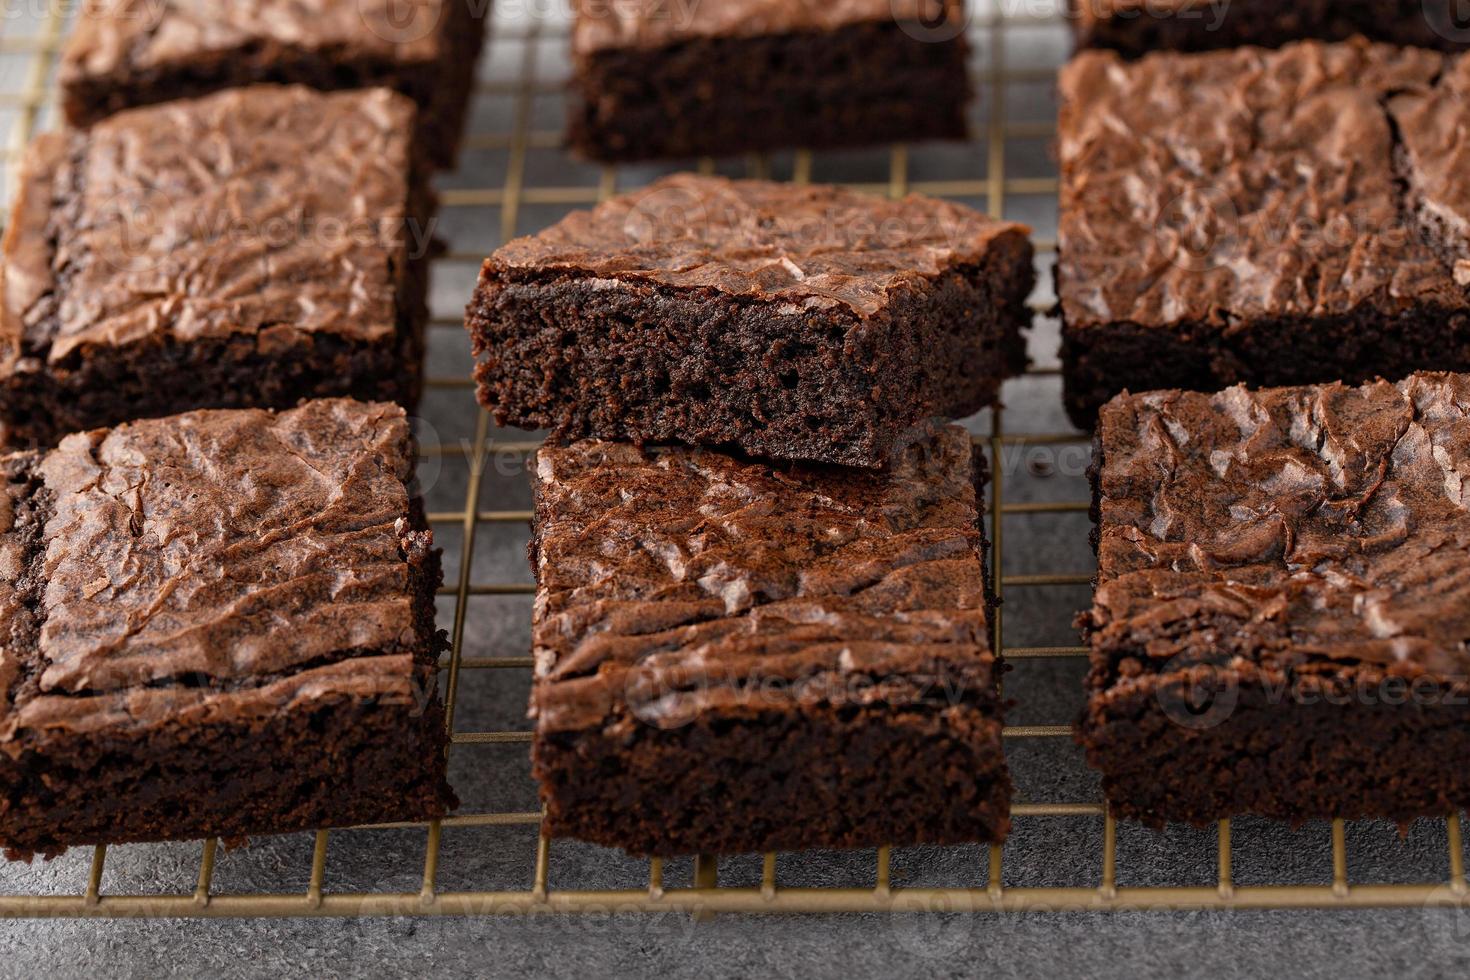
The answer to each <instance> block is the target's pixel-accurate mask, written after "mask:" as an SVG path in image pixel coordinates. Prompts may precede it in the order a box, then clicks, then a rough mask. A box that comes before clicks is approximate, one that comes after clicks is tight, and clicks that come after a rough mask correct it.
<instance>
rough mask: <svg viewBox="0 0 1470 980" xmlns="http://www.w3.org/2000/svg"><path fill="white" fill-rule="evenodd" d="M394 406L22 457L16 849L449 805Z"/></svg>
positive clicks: (147, 433) (17, 472)
mask: <svg viewBox="0 0 1470 980" xmlns="http://www.w3.org/2000/svg"><path fill="white" fill-rule="evenodd" d="M413 465H414V449H413V445H412V439H411V436H410V433H409V427H408V422H407V420H406V418H405V417H404V413H403V410H402V409H401V408H399V407H398V406H394V405H384V404H363V403H360V402H354V401H349V400H325V401H315V402H307V403H306V404H304V405H303V406H301V407H300V408H296V409H292V410H290V411H286V412H282V413H281V414H279V415H276V414H272V413H270V412H267V411H261V410H231V411H203V412H195V413H189V414H185V415H179V416H174V417H170V418H165V419H153V420H147V421H142V422H136V423H130V424H127V425H123V426H120V427H118V428H116V429H112V430H98V431H93V432H88V433H80V434H76V435H72V436H69V437H67V438H66V439H65V440H63V441H62V443H61V445H60V446H59V447H58V448H56V449H54V450H51V451H49V452H25V453H16V454H11V455H8V456H4V457H0V473H3V476H4V480H5V484H4V488H3V495H0V557H3V559H4V561H3V563H0V622H3V623H4V625H5V629H6V636H7V641H6V642H5V643H4V644H3V645H0V693H3V701H0V847H3V848H4V849H5V852H6V854H7V856H9V857H11V858H29V857H30V856H31V855H33V854H45V855H54V854H57V853H60V852H61V851H62V850H64V849H65V848H67V847H69V846H73V845H82V844H109V843H120V842H125V841H146V840H168V839H189V838H199V837H207V836H219V837H223V838H226V839H238V838H242V837H244V836H245V835H249V834H257V833H273V832H283V831H292V830H304V829H311V828H316V827H320V826H341V825H349V824H360V823H376V822H384V821H397V820H426V819H432V818H437V817H440V816H442V815H443V814H444V813H445V812H446V810H447V809H448V808H450V807H452V806H453V805H454V796H453V793H452V792H451V791H450V789H449V787H448V784H447V783H446V782H445V778H444V750H445V740H446V735H445V731H444V714H443V709H442V706H441V704H440V701H439V697H438V693H437V688H436V683H435V676H436V660H437V657H438V656H439V654H440V652H441V650H442V647H443V645H444V644H443V642H442V637H441V635H440V634H439V633H438V632H437V631H436V630H435V627H434V593H435V590H436V588H437V587H438V584H439V579H440V574H439V557H438V552H437V551H436V550H435V549H434V548H433V545H432V535H431V534H430V532H429V531H428V529H427V526H426V524H425V521H424V515H423V513H422V509H421V508H420V506H419V504H418V502H417V500H415V499H412V498H411V497H410V491H409V486H408V484H409V481H410V480H411V478H412V473H413Z"/></svg>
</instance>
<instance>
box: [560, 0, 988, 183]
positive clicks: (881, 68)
mask: <svg viewBox="0 0 1470 980" xmlns="http://www.w3.org/2000/svg"><path fill="white" fill-rule="evenodd" d="M575 10H576V26H575V28H574V30H573V34H572V58H573V68H574V72H573V74H574V77H573V81H572V90H573V98H572V103H571V107H570V113H569V138H570V142H571V145H572V148H573V149H574V150H576V151H577V152H579V153H580V154H582V155H583V156H586V157H589V158H591V159H594V160H602V161H607V162H617V161H626V160H642V159H651V158H658V157H693V156H701V155H709V156H721V155H726V154H733V153H743V152H747V151H755V150H765V149H775V148H779V147H787V146H801V147H807V148H811V149H823V148H828V147H839V146H861V145H871V144H876V143H887V142H895V141H914V140H928V139H963V138H964V137H965V135H966V132H967V125H966V121H965V107H966V105H967V103H968V102H969V100H970V97H971V94H972V90H971V87H970V82H969V77H968V74H967V72H966V62H967V59H968V57H969V45H968V43H967V42H966V40H965V25H966V14H965V11H964V4H963V3H962V2H960V0H846V2H843V3H772V2H771V0H722V2H720V3H687V2H686V3H668V2H666V0H633V2H632V3H627V2H620V3H608V2H607V0H576V3H575Z"/></svg>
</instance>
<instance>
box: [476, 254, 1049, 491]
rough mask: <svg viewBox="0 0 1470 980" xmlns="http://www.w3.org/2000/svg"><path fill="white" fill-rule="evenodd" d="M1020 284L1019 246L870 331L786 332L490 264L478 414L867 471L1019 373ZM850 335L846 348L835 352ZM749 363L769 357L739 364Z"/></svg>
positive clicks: (1024, 280)
mask: <svg viewBox="0 0 1470 980" xmlns="http://www.w3.org/2000/svg"><path fill="white" fill-rule="evenodd" d="M1034 283H1035V268H1034V265H1033V253H1032V249H1031V245H1030V242H1029V240H1028V239H1027V238H1026V236H1025V235H1024V234H1023V233H1021V232H1020V231H1019V230H1017V231H1015V232H1013V233H1008V234H1004V235H1001V236H999V237H997V239H996V240H995V241H994V242H993V243H992V246H991V248H990V250H989V251H988V253H987V254H986V255H985V257H984V261H983V262H982V263H981V264H978V265H964V266H956V267H954V268H951V269H949V270H947V271H946V272H944V273H942V274H941V275H939V276H938V277H936V278H935V279H934V280H932V281H931V282H930V284H929V288H927V289H925V290H903V291H894V292H891V293H890V297H889V299H890V302H889V304H888V306H887V307H886V308H885V309H884V310H883V311H882V312H881V313H880V314H879V315H877V316H874V317H872V318H869V319H863V318H861V317H860V316H859V315H858V314H856V313H854V312H852V311H851V310H844V311H842V312H834V311H832V310H830V309H828V310H815V311H805V312H803V313H802V314H801V319H800V329H799V330H798V329H795V328H794V327H795V325H794V324H793V318H792V317H791V316H789V315H784V314H782V313H781V307H782V306H783V305H788V304H783V303H782V302H780V301H779V300H773V299H764V298H756V299H752V298H748V297H743V296H735V295H730V294H725V293H721V292H719V291H717V290H714V289H710V288H706V287H699V288H689V287H673V286H664V285H656V284H651V283H643V282H636V281H623V282H622V283H621V285H620V287H619V288H616V289H610V288H605V286H604V285H603V284H602V282H601V280H597V279H596V278H595V277H594V276H592V275H590V274H587V273H583V272H577V271H565V270H549V271H546V270H537V269H534V268H533V269H521V268H507V267H505V266H502V265H500V264H499V263H497V262H496V261H495V259H494V258H493V257H492V258H491V259H488V260H486V262H485V265H484V268H483V269H482V270H481V273H480V281H479V284H478V285H477V287H476V290H475V294H474V297H473V299H472V300H471V303H470V306H469V309H468V310H467V313H466V328H467V329H468V330H469V331H470V334H471V339H472V341H473V350H474V354H475V356H476V357H477V358H479V359H480V361H479V363H478V364H477V365H476V368H475V381H476V382H477V388H478V397H479V400H480V403H481V405H483V406H484V407H485V408H486V409H487V410H489V411H490V412H491V413H492V415H494V417H495V419H496V421H497V423H498V424H500V425H514V426H518V427H522V428H528V429H537V428H545V429H551V430H553V432H554V434H555V437H556V438H560V439H570V438H579V437H596V438H603V439H623V440H631V441H633V442H637V443H660V442H680V443H686V444H694V445H706V446H711V447H719V448H726V449H733V450H735V451H737V453H743V454H750V455H757V456H762V455H764V456H770V457H772V458H777V459H788V460H806V461H812V462H821V463H836V464H841V465H848V466H856V467H862V468H878V467H882V466H884V465H885V464H886V463H887V462H888V460H889V458H890V455H891V453H892V452H893V451H894V450H895V449H896V448H898V447H899V446H900V445H901V441H902V439H903V438H904V437H905V436H907V435H909V434H911V433H912V432H913V431H915V430H916V429H921V428H922V427H923V426H925V425H927V424H928V423H930V422H932V421H933V420H934V419H936V418H946V419H948V418H962V417H965V416H967V415H971V414H973V413H974V412H977V411H979V410H980V409H982V408H984V407H986V406H988V405H992V404H994V403H995V402H996V400H997V399H998V397H999V394H1000V387H1001V384H1002V383H1003V381H1004V380H1005V379H1006V378H1007V377H1011V376H1014V375H1016V374H1019V373H1020V372H1022V371H1023V370H1025V366H1026V339H1025V336H1024V334H1023V331H1025V330H1027V329H1029V327H1030V325H1031V313H1030V309H1029V307H1028V306H1027V298H1028V297H1029V295H1030V293H1031V289H1032V286H1033V285H1034ZM610 324H611V325H614V327H615V329H613V330H610V329H609V325H610ZM853 337H857V338H860V339H859V340H858V341H857V342H856V343H857V347H858V348H859V349H858V350H857V351H856V352H855V353H847V352H846V351H845V346H847V345H848V344H849V343H851V340H850V338H853ZM749 350H763V351H768V352H769V353H768V354H767V355H766V356H765V357H764V358H763V359H761V360H760V361H753V360H752V359H751V358H750V355H749V353H748V351H749ZM874 365H879V366H881V370H880V369H875V368H874ZM839 372H841V373H839ZM875 375H876V378H875ZM875 388H877V389H878V390H877V391H875ZM568 392H576V393H578V397H577V399H576V401H575V402H573V401H568V399H567V394H566V393H568ZM753 406H755V408H754V409H753Z"/></svg>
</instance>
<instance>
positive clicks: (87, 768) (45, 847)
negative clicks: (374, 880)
mask: <svg viewBox="0 0 1470 980" xmlns="http://www.w3.org/2000/svg"><path fill="white" fill-rule="evenodd" d="M43 456H44V454H43V453H37V452H28V453H13V454H10V455H8V456H5V457H3V459H0V476H3V477H4V478H6V479H7V480H9V481H10V482H12V483H18V482H23V483H24V484H25V490H24V493H23V496H22V501H21V504H20V505H19V506H17V507H15V509H14V515H13V519H14V524H13V526H16V527H22V528H23V529H24V531H23V533H24V535H25V538H24V552H25V554H24V556H23V558H22V559H21V560H22V561H23V563H24V569H25V572H24V573H23V576H22V578H21V589H20V590H19V591H20V593H21V598H22V601H23V605H24V614H23V615H21V616H18V617H17V618H16V619H14V620H12V622H10V623H8V624H6V628H7V630H8V631H9V638H8V641H7V649H8V650H10V652H11V653H12V655H15V656H17V658H18V661H19V662H18V664H17V670H16V671H15V673H14V675H13V676H11V677H10V678H8V685H7V689H6V690H5V691H3V692H0V694H3V697H4V704H3V705H0V711H3V712H5V713H8V712H9V711H10V710H12V709H13V708H14V706H15V705H16V704H17V703H18V702H20V701H22V700H25V699H28V698H31V697H35V696H38V695H39V694H41V693H42V692H41V691H40V679H41V672H42V671H43V670H44V668H45V664H44V663H43V661H42V658H41V655H40V651H39V640H40V635H41V630H42V628H43V626H44V624H45V617H46V614H45V610H44V606H43V604H42V596H43V594H44V591H45V588H46V583H45V581H44V578H43V577H42V575H41V574H40V569H39V565H40V562H41V559H42V558H43V557H44V554H45V549H46V544H45V541H44V537H43V536H44V533H45V526H46V523H47V521H48V519H49V516H50V514H51V513H52V510H53V508H52V502H51V501H50V499H49V497H50V494H49V491H47V490H46V488H45V486H44V483H43V482H42V480H41V478H40V474H39V464H40V461H41V459H42V458H43ZM398 533H399V535H400V537H399V548H400V553H401V554H402V557H403V559H404V561H405V562H406V563H407V566H408V579H409V586H408V587H409V591H410V592H411V593H412V596H413V617H414V623H415V629H414V632H415V638H414V642H413V644H412V647H411V648H407V647H406V648H402V649H384V650H381V651H376V652H366V653H364V652H362V651H357V650H341V651H336V652H334V653H332V654H328V655H325V656H322V657H319V658H316V659H314V660H312V661H311V662H310V663H305V664H301V665H298V666H296V667H295V668H293V669H291V670H289V671H282V672H278V673H274V674H269V675H261V676H257V677H252V678H250V679H249V680H248V681H245V682H243V683H242V682H241V681H239V680H234V681H220V680H216V679H213V678H209V677H207V676H202V675H195V674H189V675H185V676H182V677H180V678H177V679H176V680H175V682H174V683H173V684H171V685H167V686H166V687H165V690H167V689H168V688H172V689H173V690H175V691H177V692H178V693H179V694H180V695H181V700H180V703H179V704H178V705H177V706H174V705H172V704H170V703H166V704H164V705H163V706H161V707H157V706H154V707H148V706H146V705H142V704H139V705H134V704H132V703H131V702H129V704H128V707H127V708H126V709H125V713H126V715H127V716H128V717H129V719H130V721H132V722H133V723H134V724H135V727H134V728H133V729H132V730H125V731H123V732H118V731H117V730H115V729H104V730H101V731H90V732H89V731H85V730H83V731H75V730H73V731H67V730H64V729H62V728H57V729H47V730H45V731H44V732H39V731H36V730H30V729H23V730H20V731H15V730H12V729H10V725H9V724H8V723H6V722H5V721H4V720H3V716H0V729H3V730H6V734H5V738H4V740H3V742H0V848H3V851H4V855H5V857H6V858H7V859H9V860H20V861H30V860H32V859H33V858H34V857H35V856H37V855H40V856H42V857H44V858H46V859H48V860H49V859H51V858H54V857H56V856H58V855H60V854H62V853H63V852H65V851H66V850H67V848H69V847H74V846H84V845H93V844H121V843H136V842H147V841H162V840H187V839H199V838H206V837H218V838H221V839H224V840H226V841H231V842H235V841H243V840H245V839H246V838H248V837H250V836H252V835H257V834H277V833H288V832H292V831H299V830H313V829H317V828H320V827H338V826H353V825H358V824H369V823H384V822H391V821H399V820H431V819H438V818H440V817H442V816H444V815H445V814H446V813H448V812H449V811H450V810H452V809H454V808H455V807H457V806H458V805H459V801H458V798H457V797H456V795H455V793H454V791H453V789H451V788H450V786H449V783H448V781H447V776H446V761H447V757H446V750H447V746H448V734H447V732H446V728H445V711H444V704H443V701H442V699H441V698H440V696H439V692H438V680H437V678H438V662H439V658H440V656H441V655H442V653H443V652H444V650H445V649H447V647H448V641H447V637H446V635H445V634H444V632H443V631H441V630H439V629H437V627H436V625H435V598H434V597H435V595H436V593H437V590H438V587H439V585H440V584H441V582H442V579H443V573H442V568H441V564H440V552H439V549H437V548H435V547H434V545H433V532H432V531H431V530H430V528H429V525H428V521H427V518H426V515H425V513H424V510H423V506H422V501H421V500H419V499H418V498H411V500H410V505H409V512H408V515H407V517H405V518H403V519H401V521H400V525H399V528H398ZM402 656H409V657H411V658H412V668H411V677H410V679H409V692H408V693H409V697H408V698H407V700H404V699H402V698H397V697H395V696H392V695H389V696H388V698H387V700H383V699H382V698H381V697H380V695H378V694H372V693H366V694H363V693H359V694H352V693H348V692H344V691H343V690H341V688H339V689H338V690H337V691H336V692H334V693H333V695H332V696H330V697H322V696H320V695H319V694H317V695H312V694H304V695H303V697H304V699H305V700H306V701H307V702H309V705H310V711H309V712H304V711H300V710H298V711H296V712H294V713H293V712H288V711H283V710H281V708H282V704H285V705H287V706H290V702H289V697H290V696H291V695H292V694H293V693H301V691H300V688H301V687H303V686H308V685H309V684H310V683H313V682H321V683H324V684H330V683H333V682H334V681H335V682H336V683H338V684H340V685H347V686H350V685H351V684H352V683H353V682H354V681H355V680H358V679H359V678H358V677H357V673H356V672H357V669H358V668H361V667H362V666H363V665H364V664H368V665H376V664H378V663H385V662H386V661H387V660H389V659H392V658H397V657H402ZM385 665H386V664H385ZM0 680H7V679H6V678H0ZM293 686H294V688H295V691H294V692H293ZM131 693H133V694H139V695H143V696H144V697H159V696H166V695H163V694H162V693H161V692H160V691H159V685H158V684H156V683H154V684H149V685H147V686H146V687H143V688H137V689H134V690H133V691H132V692H131ZM211 695H217V696H219V697H224V698H233V699H236V700H235V702H234V704H236V705H238V706H240V707H242V708H243V709H245V710H243V711H242V712H241V713H240V715H239V717H235V718H231V717H228V706H227V709H226V711H224V712H217V711H215V710H213V709H214V707H215V706H214V705H211V704H209V703H208V699H209V698H210V696H211ZM70 696H71V697H77V698H96V697H102V698H108V699H126V698H128V696H129V692H110V693H109V694H105V695H97V694H93V693H91V692H86V691H82V692H77V693H75V694H73V695H70ZM252 697H256V698H258V703H255V704H251V703H250V699H251V698H252ZM273 699H276V700H273ZM135 709H136V710H139V712H140V714H142V715H143V717H141V718H140V717H133V713H134V710H135ZM101 710H108V709H106V708H103V709H101ZM111 710H113V711H117V710H118V708H116V707H114V708H113V709H111ZM222 715H223V717H222ZM145 719H147V720H145ZM185 745H187V746H188V748H187V750H185V749H184V748H183V746H185ZM425 750H428V753H429V755H428V757H427V758H425V756H424V752H425ZM139 773H144V774H146V776H145V778H144V779H142V780H140V779H139V778H138V775H139Z"/></svg>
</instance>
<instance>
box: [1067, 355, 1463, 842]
mask: <svg viewBox="0 0 1470 980" xmlns="http://www.w3.org/2000/svg"><path fill="white" fill-rule="evenodd" d="M1094 479H1095V481H1096V494H1097V497H1096V509H1095V518H1096V520H1097V522H1098V528H1097V544H1098V563H1099V570H1098V579H1097V594H1096V597H1095V599H1094V601H1093V606H1092V611H1091V613H1090V614H1089V615H1087V616H1085V617H1084V618H1083V623H1082V625H1083V627H1084V631H1085V633H1086V634H1087V640H1088V643H1089V644H1090V645H1091V666H1092V669H1091V673H1090V674H1089V676H1088V680H1087V688H1088V693H1089V700H1088V704H1087V708H1086V711H1085V713H1084V715H1083V718H1082V721H1081V725H1080V729H1079V740H1080V741H1081V743H1082V745H1083V746H1085V748H1086V750H1087V756H1088V759H1089V760H1090V761H1091V763H1092V764H1093V765H1094V766H1096V767H1097V768H1098V769H1100V770H1101V771H1102V774H1103V788H1104V790H1105V792H1106V794H1107V797H1108V799H1109V800H1110V801H1111V803H1112V806H1113V809H1114V812H1116V813H1118V814H1120V815H1122V816H1126V817H1131V818H1135V819H1138V820H1141V821H1144V822H1145V823H1148V824H1154V825H1158V824H1163V823H1164V822H1166V821H1184V822H1188V823H1193V824H1205V823H1207V822H1209V821H1213V820H1216V819H1218V818H1222V817H1229V816H1232V815H1234V814H1241V813H1254V814H1260V815H1264V816H1268V817H1279V818H1284V819H1289V820H1293V821H1301V820H1306V819H1311V818H1327V817H1342V818H1348V819H1353V818H1359V817H1386V818H1389V819H1391V820H1397V821H1400V822H1407V821H1410V820H1413V819H1414V818H1416V817H1439V816H1444V815H1445V814H1447V813H1450V812H1451V811H1454V810H1458V809H1461V808H1464V807H1466V806H1470V771H1467V770H1466V768H1465V766H1464V764H1463V760H1464V759H1466V758H1470V648H1467V638H1470V376H1466V375H1453V374H1423V375H1416V376H1414V377H1411V378H1410V379H1408V380H1407V381H1403V382H1400V383H1398V384H1390V383H1388V382H1383V381H1379V382H1375V383H1372V384H1368V385H1364V386H1362V387H1348V386H1344V385H1341V384H1331V385H1324V386H1308V387H1300V388H1280V389H1268V390H1265V391H1259V392H1253V391H1250V390H1247V389H1246V388H1244V387H1235V388H1230V389H1228V390H1226V391H1224V392H1220V393H1218V394H1198V393H1183V392H1178V391H1163V392H1152V393H1149V394H1144V395H1124V396H1121V397H1119V398H1117V399H1115V400H1113V401H1112V402H1110V403H1109V404H1108V405H1107V407H1106V408H1104V409H1103V412H1102V419H1101V425H1100V434H1099V437H1098V444H1097V460H1096V465H1095V469H1094Z"/></svg>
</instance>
